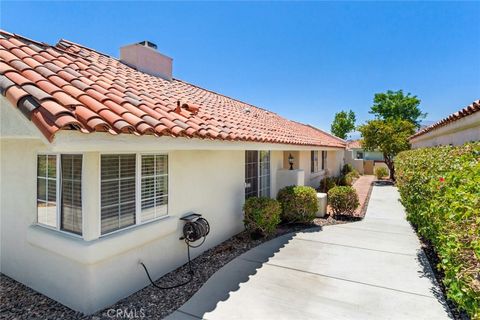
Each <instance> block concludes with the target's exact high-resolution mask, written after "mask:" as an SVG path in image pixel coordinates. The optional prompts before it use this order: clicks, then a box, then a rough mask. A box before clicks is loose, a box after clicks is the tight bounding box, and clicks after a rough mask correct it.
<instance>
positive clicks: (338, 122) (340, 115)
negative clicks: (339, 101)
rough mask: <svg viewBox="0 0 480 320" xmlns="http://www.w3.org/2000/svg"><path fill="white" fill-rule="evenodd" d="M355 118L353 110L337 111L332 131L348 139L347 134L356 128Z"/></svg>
mask: <svg viewBox="0 0 480 320" xmlns="http://www.w3.org/2000/svg"><path fill="white" fill-rule="evenodd" d="M355 120H356V119H355V113H354V112H353V111H352V110H350V111H348V112H347V111H340V112H337V113H335V119H334V120H333V123H332V126H331V128H330V131H331V132H332V133H333V134H334V135H336V136H337V137H339V138H342V139H346V138H347V134H348V133H349V132H352V131H353V130H355Z"/></svg>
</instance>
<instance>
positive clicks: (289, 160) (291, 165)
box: [288, 153, 295, 170]
mask: <svg viewBox="0 0 480 320" xmlns="http://www.w3.org/2000/svg"><path fill="white" fill-rule="evenodd" d="M293 160H295V159H294V158H293V156H292V154H291V153H290V154H289V155H288V163H289V164H290V170H293Z"/></svg>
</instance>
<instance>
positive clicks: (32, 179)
mask: <svg viewBox="0 0 480 320" xmlns="http://www.w3.org/2000/svg"><path fill="white" fill-rule="evenodd" d="M0 74H1V75H0V89H1V95H0V103H1V108H0V111H1V115H0V119H1V123H0V127H1V135H0V138H1V139H0V143H1V160H0V168H1V171H0V173H1V199H0V200H1V201H0V202H1V207H0V211H1V253H2V257H1V258H2V259H1V272H2V273H4V274H6V275H8V276H9V277H11V278H13V279H15V280H17V281H19V282H21V283H23V284H25V285H27V286H29V287H31V288H33V289H34V290H36V291H38V292H40V293H43V294H45V295H47V296H49V297H51V298H53V299H55V300H57V301H59V302H61V303H62V304H64V305H66V306H68V307H70V308H72V309H74V310H78V311H81V312H83V313H86V314H90V313H93V312H95V311H97V310H100V309H102V308H104V307H106V306H108V305H111V304H113V303H114V302H116V301H118V300H119V299H122V298H124V297H126V296H128V295H130V294H132V293H133V292H135V291H137V290H140V289H141V288H143V287H145V286H146V285H148V284H149V282H148V279H147V277H146V275H145V273H144V271H143V270H142V268H141V266H140V265H139V261H142V262H144V263H145V264H146V266H147V267H148V268H149V270H150V273H151V275H152V277H153V278H154V279H157V278H159V277H160V276H162V275H163V274H165V273H167V272H169V271H171V270H173V269H175V268H177V267H178V266H180V265H182V264H184V263H185V262H186V261H187V257H186V250H187V249H186V246H185V243H184V242H183V241H180V240H179V237H180V236H181V234H182V232H181V230H182V227H183V224H184V222H182V221H180V220H179V218H181V217H183V216H184V215H186V214H188V213H191V212H195V213H199V214H202V215H203V217H205V218H206V219H207V220H208V221H209V223H210V226H211V231H210V234H209V235H208V237H207V238H206V242H205V244H204V245H203V246H201V247H200V248H199V249H194V250H193V251H192V256H193V257H195V256H197V255H198V254H200V253H201V252H202V251H203V250H206V249H208V248H211V247H212V246H215V245H217V244H218V243H220V242H222V241H224V240H226V239H228V238H229V237H231V236H232V235H234V234H236V233H238V232H240V231H242V230H243V223H242V205H243V203H244V201H245V198H247V197H251V196H267V197H275V196H276V192H277V191H278V189H279V188H281V187H282V186H285V185H290V184H307V185H315V184H316V183H317V182H316V181H318V179H319V178H320V177H321V176H322V175H325V174H326V173H327V172H329V174H331V175H338V173H339V170H340V168H341V167H342V165H343V158H344V150H345V142H344V141H343V140H341V139H339V138H336V137H334V136H331V135H329V134H326V133H324V132H323V131H321V130H318V129H315V128H313V127H310V126H307V125H304V124H301V123H297V122H293V121H289V120H287V119H285V118H283V117H281V116H279V115H277V114H275V113H273V112H271V111H268V110H265V109H262V108H258V107H255V106H253V105H250V104H247V103H244V102H241V101H238V100H235V99H232V98H229V97H226V96H224V95H221V94H218V93H215V92H212V91H209V90H206V89H203V88H200V87H198V86H195V85H192V84H190V83H187V82H185V81H182V80H178V79H175V78H174V77H173V76H172V59H171V58H169V57H167V56H165V55H162V54H160V53H159V52H158V51H157V50H156V46H155V45H154V44H153V43H151V42H148V41H144V42H141V43H136V44H132V45H128V46H125V47H122V48H121V54H120V59H116V58H113V57H110V56H108V55H105V54H102V53H100V52H98V51H96V50H93V49H89V48H86V47H84V46H82V45H79V44H75V43H73V42H70V41H67V40H60V41H59V42H58V44H56V45H55V46H51V45H48V44H45V43H42V42H38V41H34V40H31V39H28V38H25V37H22V36H20V35H16V34H12V33H9V32H6V31H1V32H0ZM290 162H292V167H293V168H292V169H293V170H289V168H290V166H289V165H290Z"/></svg>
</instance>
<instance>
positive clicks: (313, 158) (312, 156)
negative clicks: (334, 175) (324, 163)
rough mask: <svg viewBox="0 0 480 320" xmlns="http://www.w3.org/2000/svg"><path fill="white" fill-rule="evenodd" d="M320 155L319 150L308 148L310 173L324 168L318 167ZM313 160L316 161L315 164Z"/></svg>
mask: <svg viewBox="0 0 480 320" xmlns="http://www.w3.org/2000/svg"><path fill="white" fill-rule="evenodd" d="M315 153H317V157H316V159H315ZM320 155H321V154H320V151H319V150H310V173H319V172H322V171H323V170H324V169H320V161H319V156H320ZM315 160H316V161H315ZM322 160H323V159H322ZM315 162H316V166H315ZM315 167H316V168H317V170H315Z"/></svg>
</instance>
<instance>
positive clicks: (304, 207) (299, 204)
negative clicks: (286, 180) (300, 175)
mask: <svg viewBox="0 0 480 320" xmlns="http://www.w3.org/2000/svg"><path fill="white" fill-rule="evenodd" d="M277 200H278V201H279V202H280V204H281V206H282V215H281V218H282V221H283V222H302V223H303V222H310V221H312V220H313V219H315V214H316V213H317V211H318V202H317V192H316V191H315V189H313V188H312V187H307V186H288V187H285V188H283V189H281V190H280V191H279V192H278V195H277Z"/></svg>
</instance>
